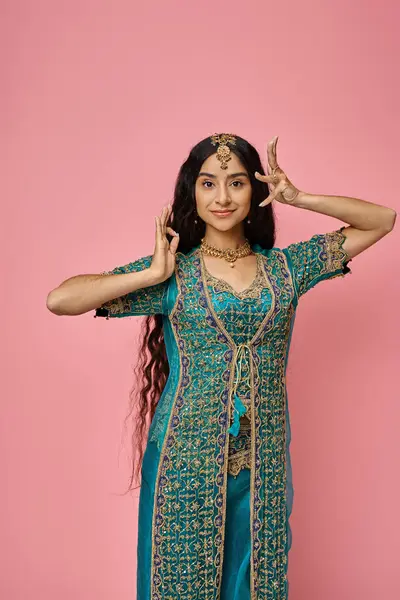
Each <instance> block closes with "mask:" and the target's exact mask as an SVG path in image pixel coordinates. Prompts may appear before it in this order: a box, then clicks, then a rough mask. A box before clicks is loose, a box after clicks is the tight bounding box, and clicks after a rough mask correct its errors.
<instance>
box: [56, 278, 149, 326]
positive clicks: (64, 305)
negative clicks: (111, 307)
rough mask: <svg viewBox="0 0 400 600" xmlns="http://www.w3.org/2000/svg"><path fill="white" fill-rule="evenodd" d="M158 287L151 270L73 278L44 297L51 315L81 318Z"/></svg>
mask: <svg viewBox="0 0 400 600" xmlns="http://www.w3.org/2000/svg"><path fill="white" fill-rule="evenodd" d="M157 283H160V279H159V278H157V276H156V274H155V273H154V272H153V270H152V268H151V267H149V268H148V269H144V270H143V271H138V272H134V273H124V274H118V275H104V274H98V275H76V276H75V277H70V278H69V279H66V280H65V281H63V282H62V283H61V284H60V285H59V286H58V287H57V288H55V289H54V290H52V291H51V292H50V293H49V295H48V296H47V308H48V309H49V310H50V311H51V312H52V313H54V314H55V315H82V314H83V313H86V312H89V311H91V310H94V309H95V308H97V307H99V306H101V305H102V304H104V303H105V302H108V301H109V300H114V298H119V297H120V296H124V295H125V294H129V293H130V292H134V291H136V290H139V289H141V288H145V287H150V286H152V285H156V284H157Z"/></svg>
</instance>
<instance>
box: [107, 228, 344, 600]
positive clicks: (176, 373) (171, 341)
mask: <svg viewBox="0 0 400 600" xmlns="http://www.w3.org/2000/svg"><path fill="white" fill-rule="evenodd" d="M342 229H343V228H342ZM340 231H341V230H340ZM343 240H344V236H341V235H340V233H338V232H336V233H333V234H321V235H316V236H313V237H312V238H311V239H310V240H308V241H306V242H300V243H296V244H292V245H290V246H288V247H287V248H285V249H283V251H280V249H272V250H263V249H262V248H261V247H259V246H254V247H253V251H254V252H255V253H256V254H258V255H262V256H263V257H264V261H265V260H266V261H271V264H272V265H273V269H272V271H271V273H272V274H273V275H274V277H275V276H276V280H277V281H278V280H279V281H280V279H278V277H281V274H282V272H283V269H284V267H282V265H284V260H283V259H282V254H284V256H285V260H287V265H288V267H287V268H286V272H287V269H289V271H290V277H289V278H291V280H292V282H293V283H292V285H288V287H287V288H286V289H292V290H293V293H292V295H291V298H290V303H291V304H292V306H293V307H295V308H297V304H298V301H299V299H300V297H301V296H302V295H304V294H305V293H306V292H307V291H308V290H310V289H311V288H312V287H314V286H315V285H316V284H317V283H318V282H320V281H323V280H325V279H328V278H334V277H337V276H340V275H343V274H345V273H347V272H350V269H348V267H347V263H348V260H346V255H345V253H344V252H343V251H342V250H341V244H342V242H343ZM196 250H197V249H195V250H194V251H193V253H194V252H195V251H196ZM277 257H279V260H277ZM150 261H151V257H145V258H143V259H140V260H138V261H135V262H133V263H129V264H128V265H125V266H124V267H117V268H116V269H114V270H113V271H110V273H116V274H118V273H127V272H132V271H137V270H141V269H143V268H146V267H148V266H149V264H150ZM182 263H183V264H184V261H182ZM179 269H180V267H179V266H178V270H179ZM196 273H197V272H196ZM185 276H186V274H185V272H184V271H182V272H180V273H179V277H180V281H181V285H186V281H189V283H190V285H194V286H196V285H197V282H196V279H193V276H192V279H189V278H188V279H187V280H186V279H185ZM196 277H197V274H196ZM285 277H287V273H286V275H285ZM287 278H288V277H287ZM220 284H221V285H220ZM199 290H200V291H201V288H199ZM208 290H209V294H210V298H211V302H212V305H213V309H214V311H215V315H216V317H217V318H218V319H219V320H220V322H222V323H223V325H224V327H225V330H226V331H227V332H228V334H229V335H230V336H231V338H232V340H233V341H234V343H235V345H236V348H240V349H241V350H240V352H241V354H240V358H239V360H238V365H239V366H238V369H237V372H238V381H237V384H235V387H234V396H233V399H234V406H235V407H236V409H237V411H236V413H234V415H235V419H234V420H233V422H232V423H231V424H230V428H227V432H228V434H230V436H231V437H230V444H231V447H232V449H233V450H234V451H238V452H240V451H242V450H243V449H246V444H247V445H248V443H249V437H248V435H247V437H246V435H245V434H243V433H242V431H241V430H240V432H239V427H238V425H239V421H238V419H239V418H240V417H241V416H242V415H244V414H245V413H246V411H247V408H246V407H248V406H249V401H250V392H249V381H250V379H249V378H250V371H251V369H250V362H251V356H252V355H251V350H250V349H249V347H248V341H249V340H250V339H251V338H252V336H253V335H254V331H255V330H257V328H258V327H259V326H260V324H262V322H263V320H264V317H265V311H266V308H268V306H270V305H271V302H272V296H271V293H272V292H271V290H272V288H271V287H268V286H265V287H261V288H260V289H258V288H257V287H256V288H255V289H254V290H253V291H254V294H253V295H251V294H250V295H249V294H247V296H246V295H243V296H241V295H240V294H236V293H234V290H232V288H230V287H229V285H224V284H223V282H221V281H220V282H219V283H218V281H214V282H213V281H212V278H211V279H210V280H209V284H208ZM280 290H281V288H278V287H277V288H274V295H275V299H277V302H278V303H279V302H282V299H281V297H280V296H281V293H280ZM285 297H286V296H285ZM179 298H180V296H179V289H178V286H177V277H176V275H174V276H172V277H171V278H170V279H169V280H168V281H166V282H164V283H162V284H158V285H156V286H153V287H149V288H146V289H144V290H137V291H136V292H132V293H130V294H127V295H126V296H124V297H122V298H117V299H115V300H113V301H111V302H108V303H106V304H105V305H103V307H101V309H99V312H98V315H99V316H107V317H125V316H135V315H153V314H160V315H163V325H164V338H165V344H166V351H167V357H168V362H169V367H170V374H169V377H168V381H167V384H166V386H165V388H164V390H163V393H162V395H161V398H160V400H159V402H158V405H157V409H156V412H155V415H154V418H153V420H152V423H151V426H150V430H149V437H148V443H147V446H146V451H145V454H144V459H143V465H142V485H141V489H140V498H139V521H138V543H137V598H138V600H150V598H151V581H150V577H151V573H152V572H153V569H152V566H153V565H152V560H153V556H152V553H153V548H154V543H153V542H154V539H153V536H154V521H153V519H154V507H155V490H156V485H157V477H158V473H159V466H160V456H161V451H162V447H163V443H164V441H165V440H166V439H167V432H168V427H174V426H175V425H174V423H171V420H170V416H171V413H172V411H173V406H174V403H175V402H177V400H178V399H179V398H178V399H177V396H176V391H177V389H179V383H180V381H181V379H182V372H181V370H182V369H183V370H185V369H188V368H189V367H190V368H191V369H197V371H199V370H201V368H202V364H203V366H205V365H206V364H210V361H212V360H213V357H212V356H207V347H206V346H205V345H204V346H202V347H201V352H200V353H199V355H198V356H196V360H197V362H196V364H192V365H189V364H184V363H182V356H183V357H184V358H183V360H187V359H186V358H185V354H184V351H183V348H184V346H183V345H184V343H185V340H183V339H180V342H179V343H182V344H183V345H182V346H179V347H178V344H177V338H176V335H175V334H174V329H173V327H172V324H171V321H172V318H171V314H172V313H173V311H174V309H175V307H176V306H177V305H178V308H179V311H184V310H185V306H183V305H182V306H179V301H180V300H179ZM199 298H200V299H201V301H202V302H203V301H204V297H202V296H201V294H200V295H199ZM285 302H287V300H285ZM192 310H193V309H192ZM101 311H103V312H101ZM179 311H177V313H176V314H180V313H179ZM281 313H282V317H281V318H282V323H283V324H284V328H285V333H284V334H282V336H283V335H284V337H282V339H284V344H285V345H283V344H282V345H281V348H283V349H284V352H283V354H282V356H283V357H284V361H283V362H284V365H283V368H282V371H279V372H282V373H285V372H286V367H287V362H288V356H289V348H290V342H291V338H292V333H293V327H294V321H295V310H293V311H292V310H290V311H289V310H288V305H287V304H286V305H284V304H282V306H281ZM176 314H175V315H174V318H177V317H176ZM288 315H291V316H290V320H289V316H288ZM193 323H195V324H196V321H195V320H193ZM210 323H211V327H213V326H214V325H213V322H212V320H211V321H210ZM287 331H289V335H288V336H287ZM200 333H201V334H202V335H203V338H202V339H206V337H207V332H206V331H202V332H199V336H200ZM277 339H278V340H279V339H280V338H279V337H278V338H277ZM191 343H192V344H193V343H194V342H193V341H192V340H191ZM275 348H276V347H275ZM275 352H276V349H275V350H271V351H270V353H269V356H268V359H265V360H266V361H267V360H268V361H269V360H270V361H271V363H272V364H273V363H274V360H275ZM225 358H226V360H227V361H229V360H230V359H231V356H230V355H229V351H227V353H226V355H225ZM279 360H280V359H279ZM188 372H189V375H186V377H188V378H189V379H190V369H189V371H188ZM192 373H193V371H192ZM213 376H214V373H212V375H211V377H210V374H208V377H210V379H212V378H213ZM220 376H221V372H217V371H216V372H215V378H216V379H217V378H218V377H220ZM264 379H265V380H266V379H268V378H264ZM208 384H209V381H207V379H204V378H203V383H202V386H204V387H202V389H198V388H196V390H195V393H194V392H193V391H192V395H193V396H192V397H193V398H197V400H198V401H199V402H201V401H202V398H203V397H206V398H208V396H207V393H206V391H207V390H206V388H207V386H208ZM208 392H209V390H208ZM196 394H197V396H196ZM284 397H285V399H286V412H285V413H284V412H283V411H282V413H283V414H284V419H285V430H286V438H285V440H286V461H285V462H286V481H285V480H282V481H283V486H282V489H283V492H282V498H283V503H282V504H281V506H282V507H283V515H284V517H285V516H286V521H283V524H284V527H283V531H285V527H286V546H285V547H284V550H285V553H286V555H287V553H288V552H289V550H290V548H291V545H292V534H291V529H290V525H289V519H290V515H291V512H292V505H293V482H292V467H291V460H290V448H289V446H290V442H291V427H290V417H289V406H288V398H287V393H286V389H285V396H284ZM209 400H210V401H212V400H213V395H212V394H211V396H210V397H209ZM203 414H204V413H203ZM178 423H179V421H178V420H177V422H176V424H178ZM190 423H192V421H191V422H190ZM193 430H194V431H196V423H193ZM201 433H202V430H201V431H200V435H201ZM190 435H192V434H190ZM194 435H196V434H194ZM197 435H199V432H197ZM189 439H190V438H189ZM207 440H208V438H207ZM263 444H264V442H263ZM282 448H284V446H282ZM203 451H204V447H203ZM284 455H285V453H283V454H281V456H284ZM200 459H201V457H200ZM171 464H172V470H173V471H174V473H175V474H176V473H178V470H177V469H176V467H175V466H174V464H175V463H171ZM197 477H198V475H197ZM226 485H227V487H226V512H225V531H224V536H225V537H224V558H223V563H222V564H223V571H222V582H221V593H220V598H219V599H217V598H216V600H250V595H251V594H250V564H251V535H250V524H251V519H250V470H249V469H248V468H242V470H240V472H239V473H238V475H237V476H232V475H230V474H228V478H227V481H226ZM285 489H286V493H285ZM157 500H158V499H157ZM156 506H157V504H156ZM183 509H185V507H183ZM285 510H286V513H285ZM271 514H272V513H271V512H270V513H269V518H271V519H272V517H273V515H272V517H271ZM285 523H286V525H285ZM172 526H173V523H172ZM193 568H196V567H195V565H193ZM282 581H283V580H281V590H282V589H284V591H283V592H282V591H279V590H278V591H274V590H272V587H271V588H270V590H271V594H272V595H271V596H268V598H269V597H270V598H271V600H278V598H279V600H286V598H287V593H288V587H286V585H288V584H286V583H285V582H283V583H282ZM272 583H273V582H271V586H272ZM157 585H158V587H160V586H159V584H157ZM282 586H284V587H282ZM184 597H185V598H186V596H184ZM154 598H155V600H168V599H170V598H172V596H171V592H169V593H168V594H165V597H164V596H163V597H162V598H161V595H160V596H159V595H158V594H157V596H154ZM199 598H201V596H199ZM260 598H261V596H260ZM260 598H258V599H257V600H260ZM176 600H180V596H179V593H178V592H177V595H176Z"/></svg>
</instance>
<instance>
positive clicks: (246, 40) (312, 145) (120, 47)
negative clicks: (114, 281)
mask: <svg viewBox="0 0 400 600" xmlns="http://www.w3.org/2000/svg"><path fill="white" fill-rule="evenodd" d="M396 4H397V7H396ZM399 16H400V15H399V8H398V3H396V2H394V1H391V2H390V1H384V2H382V1H381V0H380V1H379V2H378V0H369V1H368V3H367V2H364V1H360V0H358V1H354V0H353V1H352V2H350V3H349V2H348V1H345V0H335V1H333V0H331V1H327V0H325V1H322V2H315V1H311V0H307V1H304V0H303V1H300V2H297V1H294V0H292V1H291V2H285V3H282V2H276V3H272V2H261V1H260V2H254V1H247V2H238V1H235V0H233V1H231V2H218V1H217V0H203V1H202V2H198V3H196V2H184V1H183V0H181V1H177V0H174V1H172V2H171V1H170V2H161V1H160V0H158V2H156V3H154V2H149V3H147V2H141V3H140V4H139V3H138V2H132V1H129V2H128V1H127V0H126V1H122V0H119V1H118V0H113V1H111V0H110V1H109V2H105V1H100V0H91V1H90V0H79V1H78V0H73V1H71V0H69V1H67V0H65V1H64V0H63V1H60V0H51V1H50V0H47V1H45V0H35V1H34V0H30V1H28V0H26V1H22V0H8V1H6V0H3V2H1V22H2V26H3V27H4V31H3V32H2V34H1V39H2V44H3V52H2V53H1V56H2V62H3V64H2V78H1V81H2V93H1V100H0V102H1V107H0V108H1V110H0V113H1V115H2V120H3V123H2V134H1V138H2V142H4V143H2V157H1V164H2V167H3V168H4V174H3V176H2V178H1V180H2V184H1V185H2V186H4V189H3V190H2V193H1V197H2V212H3V214H2V217H3V218H2V236H1V237H2V239H3V241H4V246H3V250H2V260H3V261H4V265H3V268H2V273H3V286H4V287H3V293H2V297H1V302H2V325H3V352H4V358H3V360H2V366H3V368H4V373H3V376H2V379H3V390H2V401H1V409H2V410H1V431H0V433H1V448H0V455H1V462H2V471H1V472H2V481H3V485H2V494H1V500H0V502H1V506H0V515H1V528H2V531H1V540H2V544H1V565H2V568H1V580H0V597H1V598H2V600H3V599H4V600H27V599H28V598H29V600H39V599H40V600H50V599H51V600H53V599H54V598H57V600H72V599H73V600H110V598H113V600H116V599H118V600H128V599H132V598H134V597H135V577H136V574H135V552H136V518H137V514H136V506H137V493H136V494H135V496H134V498H133V499H132V497H131V496H129V495H126V496H119V495H118V494H122V493H123V492H124V491H125V489H126V486H127V484H128V477H129V473H130V470H129V451H130V446H129V437H128V435H127V434H126V432H124V429H123V419H124V417H125V415H126V413H127V407H128V405H127V402H128V392H129V389H130V387H131V383H132V373H131V365H132V364H133V363H134V362H135V352H134V345H135V336H136V334H137V331H138V327H139V324H140V320H138V319H136V320H135V319H125V320H120V321H112V322H111V321H105V320H100V319H97V320H95V319H93V314H87V315H83V316H81V317H76V318H67V317H64V318H57V317H55V316H54V315H52V314H51V313H49V312H48V311H47V309H46V306H45V302H46V296H47V293H48V291H49V290H50V289H52V288H54V287H55V286H57V285H58V284H59V283H60V282H61V281H62V280H63V279H65V278H67V277H70V276H72V275H74V274H78V273H85V272H98V271H100V270H104V269H109V268H113V267H114V266H116V265H119V264H125V263H127V262H129V261H131V260H134V259H135V258H138V257H139V256H142V255H145V254H149V253H151V252H152V245H153V238H154V231H153V230H154V225H153V223H154V215H155V214H157V213H158V212H159V211H160V210H161V208H162V206H163V205H164V204H165V203H167V202H168V200H169V199H170V198H171V193H172V190H173V184H174V181H175V177H176V174H177V171H178V168H179V166H180V164H181V162H182V161H183V160H184V159H185V158H186V155H187V152H188V151H189V149H190V147H191V146H192V145H194V144H195V143H196V142H197V141H199V140H200V139H202V138H203V137H205V136H207V135H210V134H212V133H214V132H215V131H229V132H234V133H238V134H240V135H242V136H244V137H246V138H248V139H249V140H250V141H251V142H253V143H254V144H255V145H256V146H257V148H258V149H259V150H260V152H261V153H262V156H263V158H264V147H265V142H266V141H267V140H268V139H270V138H272V137H273V136H274V135H276V134H277V135H279V136H280V141H279V145H278V151H279V156H280V162H281V164H282V166H283V168H284V169H285V170H286V171H287V173H288V175H289V177H290V178H291V179H292V180H293V181H294V182H295V183H296V184H297V185H298V186H299V187H300V188H301V189H304V190H306V191H308V192H314V193H318V192H322V193H327V194H342V195H354V196H357V197H360V198H364V199H366V200H371V201H373V202H377V203H379V204H386V205H388V206H391V207H393V208H397V210H399V194H398V185H397V178H398V165H399V159H400V156H399V133H400V132H399V110H398V107H399V105H400V93H399V90H400V86H399V77H398V56H399V55H400V47H399V46H400V40H399V37H398V22H399ZM276 211H277V215H278V219H279V222H278V226H279V236H278V239H277V245H278V246H284V245H286V244H288V243H290V242H292V241H298V240H300V239H307V238H308V237H309V236H311V235H312V234H314V233H319V232H324V231H328V230H332V229H334V228H336V227H338V226H340V225H341V223H340V222H338V221H336V220H334V219H331V218H328V217H326V216H324V215H319V214H314V213H311V212H307V211H300V210H298V209H294V208H292V207H287V206H282V205H277V206H276ZM398 256H399V239H398V231H397V230H395V232H394V233H392V234H391V235H390V236H388V237H387V238H385V239H384V240H383V241H382V242H381V243H379V244H378V245H377V246H375V247H374V248H372V249H370V250H368V251H367V252H365V253H364V254H363V255H360V256H359V257H357V258H356V259H355V260H354V261H353V263H352V270H353V274H352V275H350V276H348V277H347V278H345V279H336V280H335V281H332V282H325V283H323V284H320V286H318V288H315V289H314V290H312V291H311V292H310V293H309V294H308V295H307V297H305V298H304V299H303V301H302V303H301V306H300V311H299V313H298V316H297V322H296V328H295V333H294V337H293V344H292V352H291V357H290V365H289V377H288V387H289V402H290V408H291V419H292V431H293V442H292V460H293V471H294V484H295V503H294V511H293V517H292V521H291V523H292V528H293V534H294V542H293V549H292V552H291V554H290V568H289V576H290V586H291V588H290V591H291V594H290V600H321V599H324V600H338V599H340V600H350V599H351V600H354V599H355V598H356V599H357V600H358V599H360V600H376V599H377V598H387V599H388V600H392V599H393V600H394V599H395V598H398V597H400V584H399V579H398V558H399V552H400V548H399V533H400V532H399V516H398V505H399V501H398V494H399V491H400V489H399V482H398V478H397V476H396V473H397V474H398V473H399V460H398V459H399V444H398V429H399V420H398V419H399V411H400V409H399V401H398V400H399V393H398V369H399V349H398V345H397V344H398V336H399V333H400V332H399V319H398V303H399V283H398V279H399V277H398V276H399V270H398Z"/></svg>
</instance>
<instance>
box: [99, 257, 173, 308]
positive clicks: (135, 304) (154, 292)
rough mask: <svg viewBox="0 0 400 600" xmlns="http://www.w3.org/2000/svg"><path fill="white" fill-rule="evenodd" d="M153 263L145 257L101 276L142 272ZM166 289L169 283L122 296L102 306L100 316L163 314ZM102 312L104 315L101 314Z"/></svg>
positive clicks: (105, 272) (149, 258)
mask: <svg viewBox="0 0 400 600" xmlns="http://www.w3.org/2000/svg"><path fill="white" fill-rule="evenodd" d="M151 261H152V257H151V256H145V257H143V258H139V259H138V260H136V261H134V262H131V263H128V264H127V265H124V266H121V267H116V268H115V269H113V270H112V271H103V272H102V273H101V274H102V275H120V274H123V273H133V272H137V271H142V270H144V269H147V268H148V267H149V266H150V264H151ZM166 289H167V282H163V283H159V284H157V285H153V286H150V287H147V288H141V289H139V290H136V291H135V292H131V293H130V294H126V295H125V296H120V297H119V298H115V299H114V300H110V301H109V302H105V303H104V304H102V306H101V307H100V308H99V309H97V310H98V311H99V312H100V314H99V315H98V316H107V318H108V317H125V316H130V315H132V316H135V315H154V314H162V313H163V312H164V309H163V302H164V294H165V291H166ZM102 312H103V314H101V313H102Z"/></svg>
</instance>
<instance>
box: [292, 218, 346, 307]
mask: <svg viewBox="0 0 400 600" xmlns="http://www.w3.org/2000/svg"><path fill="white" fill-rule="evenodd" d="M343 229H344V227H342V228H341V229H339V230H337V231H332V232H329V233H324V234H317V235H314V236H312V238H310V239H309V240H307V241H305V242H296V243H294V244H290V245H289V246H288V247H287V248H286V249H285V252H286V253H287V254H288V255H289V257H290V260H291V262H292V265H293V271H294V279H295V284H296V289H297V293H298V296H299V297H300V296H302V295H303V294H305V293H306V292H307V291H308V290H310V289H311V288H313V287H314V286H315V285H316V284H317V283H318V282H320V281H322V280H323V279H327V278H329V279H334V278H335V277H343V276H344V275H346V274H347V273H351V270H350V268H349V267H348V266H347V263H348V262H350V260H351V259H349V257H348V255H347V253H346V251H345V250H344V249H343V243H344V241H345V239H346V236H345V235H344V234H343V232H342V230H343Z"/></svg>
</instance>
